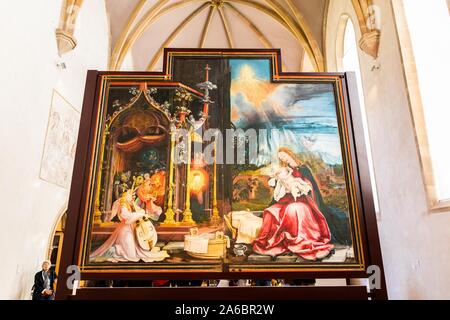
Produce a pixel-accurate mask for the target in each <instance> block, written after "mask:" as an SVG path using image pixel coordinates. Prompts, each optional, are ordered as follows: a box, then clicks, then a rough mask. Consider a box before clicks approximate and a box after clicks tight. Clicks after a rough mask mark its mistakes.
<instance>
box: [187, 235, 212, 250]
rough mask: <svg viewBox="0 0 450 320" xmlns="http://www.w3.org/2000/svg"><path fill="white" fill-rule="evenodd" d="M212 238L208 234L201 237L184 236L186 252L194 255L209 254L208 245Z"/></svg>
mask: <svg viewBox="0 0 450 320" xmlns="http://www.w3.org/2000/svg"><path fill="white" fill-rule="evenodd" d="M211 236H214V235H210V234H208V233H205V234H202V235H199V236H191V235H186V236H184V250H185V251H189V252H192V253H208V243H209V239H210V238H211Z"/></svg>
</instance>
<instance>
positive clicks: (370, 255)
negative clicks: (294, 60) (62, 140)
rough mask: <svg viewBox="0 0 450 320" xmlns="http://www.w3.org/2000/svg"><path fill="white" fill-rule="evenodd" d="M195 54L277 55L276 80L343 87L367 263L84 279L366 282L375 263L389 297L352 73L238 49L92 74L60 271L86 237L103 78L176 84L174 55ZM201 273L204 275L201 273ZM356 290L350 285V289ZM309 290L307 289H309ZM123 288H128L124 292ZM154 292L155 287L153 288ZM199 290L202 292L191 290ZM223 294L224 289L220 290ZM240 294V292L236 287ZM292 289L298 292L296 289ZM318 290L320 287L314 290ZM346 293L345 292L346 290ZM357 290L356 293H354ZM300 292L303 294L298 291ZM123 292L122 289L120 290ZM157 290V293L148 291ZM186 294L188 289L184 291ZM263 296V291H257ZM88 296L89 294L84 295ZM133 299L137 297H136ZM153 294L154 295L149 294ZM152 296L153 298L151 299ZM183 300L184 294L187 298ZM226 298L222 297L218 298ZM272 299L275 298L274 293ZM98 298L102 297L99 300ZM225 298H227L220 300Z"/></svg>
mask: <svg viewBox="0 0 450 320" xmlns="http://www.w3.org/2000/svg"><path fill="white" fill-rule="evenodd" d="M180 55H187V56H189V55H191V56H196V55H197V56H202V57H208V56H211V57H214V56H215V57H218V56H219V57H220V56H258V57H259V56H263V55H266V56H272V57H273V59H272V62H273V63H272V68H273V80H274V81H282V80H283V79H299V78H309V79H311V78H312V79H314V78H316V79H321V78H322V79H324V78H325V79H335V81H336V83H339V84H340V90H341V94H342V99H343V106H342V107H343V110H344V113H345V114H344V116H345V117H346V119H347V131H348V146H349V150H350V160H351V166H352V173H353V181H354V189H355V203H356V205H357V207H358V208H359V213H358V219H359V225H360V236H361V254H362V255H363V261H364V263H363V265H360V266H359V267H356V268H330V269H326V268H324V269H321V270H320V271H318V270H317V269H308V268H305V269H303V270H299V269H296V270H281V269H280V270H275V271H274V272H267V270H262V271H258V270H239V268H236V267H233V266H231V267H230V266H228V265H226V264H225V265H223V270H219V271H217V272H216V271H211V270H194V271H195V272H183V271H181V270H173V271H171V272H167V271H157V270H140V271H139V272H129V271H124V270H109V271H106V272H105V271H100V270H96V271H95V270H94V271H93V272H83V271H82V272H81V280H107V279H108V280H113V279H117V280H118V279H121V280H133V279H136V280H138V279H140V280H142V279H174V280H180V279H242V278H257V279H269V278H285V279H315V278H347V279H349V278H366V277H367V276H368V274H367V273H366V268H367V267H368V266H370V265H377V266H379V267H380V269H381V288H380V289H375V290H373V292H372V293H373V297H375V298H380V299H385V298H386V297H387V296H386V288H385V281H384V272H383V264H382V258H381V251H380V246H379V239H378V231H377V222H376V215H375V209H374V206H373V199H372V194H371V186H370V177H369V169H368V164H367V158H366V152H365V145H364V138H363V128H362V123H361V120H360V119H361V114H360V111H359V104H358V98H357V97H358V95H357V91H356V90H357V89H356V80H355V76H354V74H352V73H346V74H342V73H284V72H282V70H281V67H280V66H281V57H280V51H279V50H275V49H270V50H263V49H261V50H235V49H228V50H224V49H194V50H192V49H166V50H165V59H164V67H163V70H164V71H163V72H125V73H124V72H98V71H89V72H88V75H87V82H86V90H85V98H84V103H83V112H82V116H81V124H80V130H79V137H78V146H77V155H76V160H75V165H74V173H73V180H72V186H71V194H70V199H69V205H68V217H67V224H66V233H65V239H64V246H63V253H62V258H61V269H60V270H65V269H66V268H67V267H68V266H69V265H79V264H78V262H79V252H80V245H81V241H80V240H81V237H82V234H81V233H82V230H83V229H82V225H83V221H84V212H85V201H84V200H85V199H86V198H87V196H88V190H89V183H90V182H89V181H90V179H89V175H90V172H91V163H92V156H93V152H92V150H93V147H94V136H95V130H96V125H97V117H96V116H95V115H96V114H97V111H98V108H99V98H100V96H99V92H100V88H101V86H102V78H104V77H112V78H118V77H121V76H138V77H144V78H149V79H151V80H155V79H161V80H165V81H171V80H173V79H172V76H171V74H172V73H171V72H172V67H173V66H172V62H173V60H172V59H173V57H174V56H180ZM199 271H201V272H199ZM68 276H69V275H68V274H65V273H64V272H62V271H61V272H60V282H62V283H66V280H67V279H68ZM348 288H351V287H348ZM267 289H268V288H254V290H267ZM309 289H310V288H308V287H305V288H303V289H302V290H309ZM81 290H86V291H83V292H84V294H83V295H81V296H80V297H83V298H88V297H91V294H90V293H92V297H95V296H97V294H98V292H107V291H108V290H107V289H98V290H101V291H96V289H92V288H86V289H81ZM114 290H117V289H110V291H108V293H107V295H108V296H109V295H110V294H112V295H114V293H113V292H114ZM122 290H124V289H122ZM153 290H154V289H153ZM192 290H194V291H193V292H195V290H199V289H192ZM217 290H221V289H217ZM236 290H237V289H236ZM292 290H293V289H292ZM314 290H316V289H314ZM343 290H344V291H345V289H343ZM349 290H353V289H349ZM297 291H298V290H297ZM115 292H118V291H115ZM148 292H154V291H148ZM183 292H184V291H183ZM258 292H261V291H258ZM85 294H87V295H85ZM69 296H70V290H69V289H67V288H65V287H64V288H63V286H60V288H59V290H58V293H57V297H58V299H66V298H68V297H69ZM133 296H134V295H133ZM150 296H151V295H150ZM150 296H148V297H150ZM182 296H183V295H182ZM220 296H221V295H220V294H219V295H218V297H220ZM269 296H270V294H269ZM97 297H98V296H97ZM221 297H222V298H223V295H222V296H221Z"/></svg>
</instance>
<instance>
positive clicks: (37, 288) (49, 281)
mask: <svg viewBox="0 0 450 320" xmlns="http://www.w3.org/2000/svg"><path fill="white" fill-rule="evenodd" d="M50 266H51V263H50V261H44V262H43V263H42V270H41V271H39V272H38V273H36V275H35V276H34V286H33V300H53V299H54V297H55V294H54V293H55V290H54V286H55V284H56V281H57V277H56V273H55V271H53V270H50Z"/></svg>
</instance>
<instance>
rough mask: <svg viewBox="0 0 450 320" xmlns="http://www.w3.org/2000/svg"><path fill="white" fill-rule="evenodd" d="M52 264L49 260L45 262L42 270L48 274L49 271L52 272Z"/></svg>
mask: <svg viewBox="0 0 450 320" xmlns="http://www.w3.org/2000/svg"><path fill="white" fill-rule="evenodd" d="M51 265H52V264H51V262H50V261H48V260H45V261H44V262H42V270H44V271H45V272H48V270H50V267H51Z"/></svg>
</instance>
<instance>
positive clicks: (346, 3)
mask: <svg viewBox="0 0 450 320" xmlns="http://www.w3.org/2000/svg"><path fill="white" fill-rule="evenodd" d="M374 3H375V5H377V6H378V8H379V9H380V18H381V45H380V56H379V59H378V63H379V64H380V66H381V69H380V70H377V71H371V69H372V66H373V65H374V61H373V60H372V58H370V57H369V56H368V55H366V54H364V53H362V52H361V50H359V54H360V66H361V73H362V80H363V85H364V97H365V102H366V112H367V117H368V125H369V132H370V138H371V142H372V146H371V147H372V153H373V160H374V167H375V168H374V169H375V177H376V182H377V189H378V196H379V204H380V221H379V224H378V228H379V232H380V238H381V247H382V254H383V261H384V267H385V273H386V281H387V286H388V294H389V298H391V299H449V298H450V289H449V288H450V277H449V276H448V275H447V272H448V271H449V270H450V232H449V229H450V213H448V212H447V213H441V214H433V213H430V212H429V211H428V209H427V201H426V196H425V190H424V183H423V180H422V175H421V168H420V162H419V156H418V151H417V148H416V141H415V134H414V128H413V123H412V120H411V119H412V118H411V113H410V108H409V103H408V97H407V91H406V85H405V80H404V77H403V67H402V61H401V56H400V51H399V50H400V48H399V44H398V39H397V33H396V30H395V23H394V18H393V15H392V8H391V4H390V1H388V0H375V1H374ZM342 14H347V15H349V16H350V17H351V19H352V21H353V23H354V25H355V27H356V26H358V22H357V19H356V15H355V12H354V10H353V8H352V6H351V1H350V0H331V1H330V8H329V12H328V24H327V40H326V48H327V64H328V70H329V71H334V70H337V66H336V52H335V46H336V31H337V29H338V28H337V26H338V23H339V18H340V17H341V15H342ZM357 33H358V35H357V39H359V38H360V33H359V30H357Z"/></svg>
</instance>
